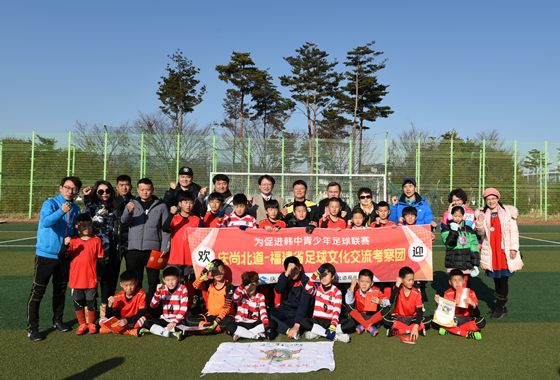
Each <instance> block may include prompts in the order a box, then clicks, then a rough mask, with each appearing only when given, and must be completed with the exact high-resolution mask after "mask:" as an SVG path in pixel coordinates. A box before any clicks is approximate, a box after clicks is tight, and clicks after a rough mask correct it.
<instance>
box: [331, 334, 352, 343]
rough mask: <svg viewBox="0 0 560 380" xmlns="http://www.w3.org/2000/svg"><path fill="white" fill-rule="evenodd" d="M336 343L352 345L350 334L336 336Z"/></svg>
mask: <svg viewBox="0 0 560 380" xmlns="http://www.w3.org/2000/svg"><path fill="white" fill-rule="evenodd" d="M334 341H335V342H342V343H350V335H348V334H336V336H335V337H334Z"/></svg>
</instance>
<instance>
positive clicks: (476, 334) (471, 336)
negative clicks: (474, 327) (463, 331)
mask: <svg viewBox="0 0 560 380" xmlns="http://www.w3.org/2000/svg"><path fill="white" fill-rule="evenodd" d="M467 339H474V340H481V339H482V334H481V333H480V332H479V331H474V332H473V331H468V332H467Z"/></svg>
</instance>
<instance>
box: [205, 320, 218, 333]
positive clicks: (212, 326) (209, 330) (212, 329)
mask: <svg viewBox="0 0 560 380" xmlns="http://www.w3.org/2000/svg"><path fill="white" fill-rule="evenodd" d="M216 327H218V321H217V320H214V322H213V323H212V324H211V325H210V326H209V327H208V328H205V329H204V330H202V332H203V333H211V332H212V331H214V330H215V329H216Z"/></svg>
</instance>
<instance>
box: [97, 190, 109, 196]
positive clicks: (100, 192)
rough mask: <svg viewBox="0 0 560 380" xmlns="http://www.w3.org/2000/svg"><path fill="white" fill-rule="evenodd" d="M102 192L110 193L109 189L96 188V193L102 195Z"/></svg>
mask: <svg viewBox="0 0 560 380" xmlns="http://www.w3.org/2000/svg"><path fill="white" fill-rule="evenodd" d="M103 194H107V195H111V193H110V192H109V190H103V189H99V190H97V195H103Z"/></svg>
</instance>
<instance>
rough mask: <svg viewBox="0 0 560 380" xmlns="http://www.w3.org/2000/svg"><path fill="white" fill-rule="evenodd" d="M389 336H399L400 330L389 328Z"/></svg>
mask: <svg viewBox="0 0 560 380" xmlns="http://www.w3.org/2000/svg"><path fill="white" fill-rule="evenodd" d="M387 336H388V337H392V336H399V330H397V329H388V330H387Z"/></svg>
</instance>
